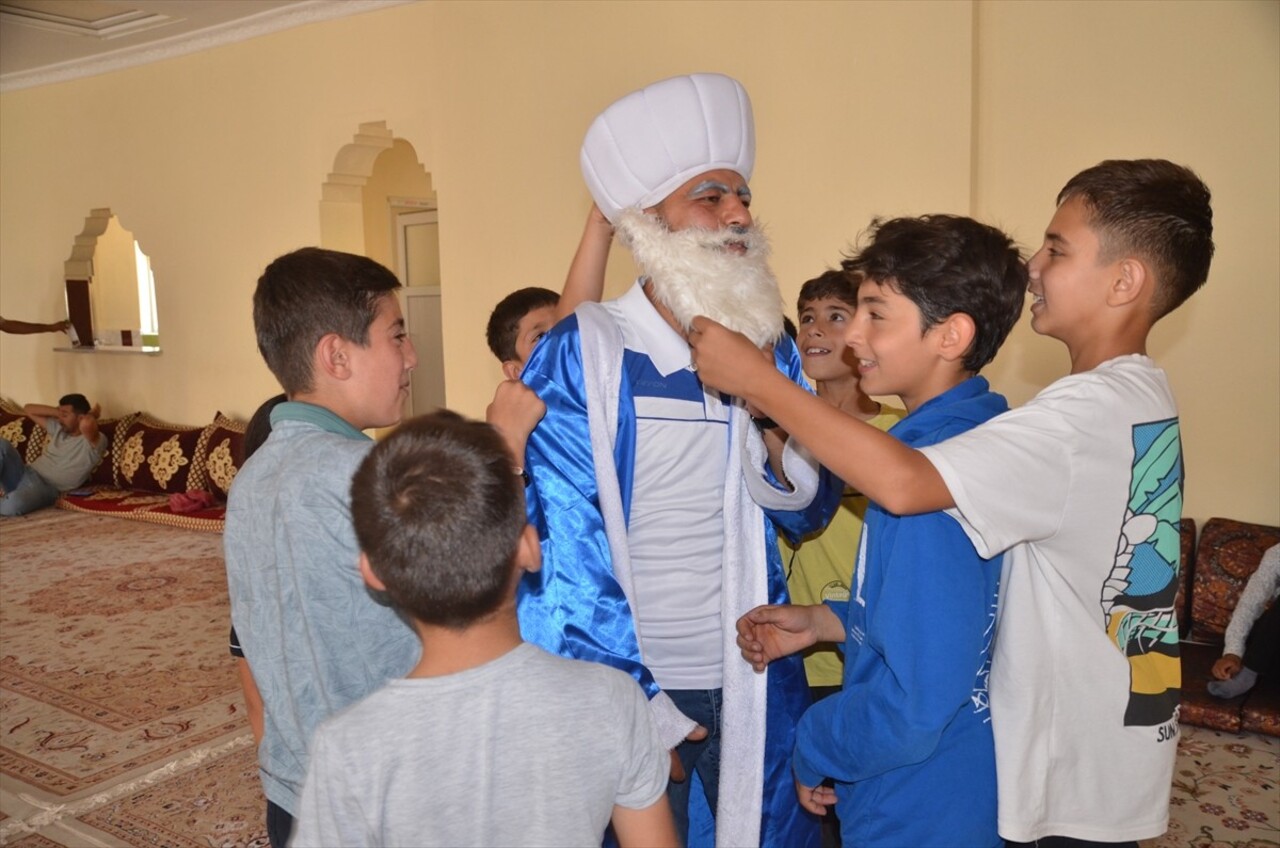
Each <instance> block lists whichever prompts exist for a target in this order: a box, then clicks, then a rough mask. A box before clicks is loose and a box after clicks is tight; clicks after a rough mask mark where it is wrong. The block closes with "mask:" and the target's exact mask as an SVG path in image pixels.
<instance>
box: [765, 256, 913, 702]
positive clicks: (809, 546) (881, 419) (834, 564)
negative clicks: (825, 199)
mask: <svg viewBox="0 0 1280 848" xmlns="http://www.w3.org/2000/svg"><path fill="white" fill-rule="evenodd" d="M857 308H858V279H857V277H855V276H854V275H852V274H850V273H849V272H848V271H845V270H843V269H839V270H834V269H833V270H829V271H826V272H824V273H822V274H820V275H818V276H817V277H814V278H813V279H812V280H808V281H807V282H805V284H804V285H802V286H801V287H800V295H799V297H798V298H797V300H796V315H797V316H798V318H799V322H798V323H799V326H798V328H797V330H798V332H797V334H796V347H797V348H798V349H799V350H800V362H801V364H802V365H803V366H804V375H805V376H806V377H807V378H809V382H810V383H812V384H813V388H814V391H815V392H816V393H817V395H818V397H820V398H822V399H823V400H825V401H826V402H827V403H829V404H831V405H832V406H835V407H836V408H838V409H841V410H843V411H844V412H847V413H849V414H850V415H852V416H854V417H856V418H860V419H862V420H863V421H866V422H868V423H869V424H871V426H873V427H875V428H877V429H879V430H888V429H889V428H890V427H892V426H893V425H894V424H897V423H898V422H899V421H901V420H902V418H903V416H905V415H906V414H907V413H906V411H905V410H903V409H899V408H897V407H894V406H886V405H883V404H881V403H879V402H878V401H876V400H875V399H873V398H872V397H871V396H870V395H868V394H867V393H866V392H864V391H863V390H862V387H861V385H860V384H859V380H858V372H857V368H856V363H855V362H854V359H853V353H852V351H851V350H850V349H849V347H848V346H847V345H846V344H845V334H846V332H847V331H848V329H849V325H850V323H851V322H852V320H853V314H854V311H855V310H856V309H857ZM867 504H868V501H867V499H866V497H865V496H863V495H862V494H861V493H860V492H858V491H857V490H856V489H853V488H850V487H846V488H845V490H844V492H843V493H842V495H841V498H840V508H839V509H837V510H836V512H835V515H833V516H832V517H831V523H830V524H828V525H827V526H826V527H824V528H823V529H822V530H820V531H818V532H816V533H812V534H810V535H808V536H805V537H804V538H803V539H802V540H800V541H799V542H792V541H791V540H789V539H787V538H786V537H785V536H780V537H779V539H778V541H779V544H780V545H781V550H782V561H783V564H784V566H785V567H786V570H787V588H788V589H789V590H790V591H791V602H792V603H795V604H820V603H823V602H824V601H847V600H849V584H850V580H851V578H852V575H853V566H854V560H855V557H856V556H857V552H858V539H859V538H860V537H861V536H862V522H863V519H864V518H865V516H866V513H867ZM804 671H805V677H806V678H807V679H808V681H809V690H810V691H811V692H812V693H813V696H814V699H815V700H818V699H820V698H823V697H826V696H828V695H831V694H832V693H834V692H836V691H838V690H839V689H840V682H841V679H842V677H843V674H844V661H843V659H842V657H841V654H840V652H839V651H838V650H837V649H836V647H835V646H834V645H824V646H815V647H814V648H813V649H811V650H810V651H808V652H806V653H805V656H804Z"/></svg>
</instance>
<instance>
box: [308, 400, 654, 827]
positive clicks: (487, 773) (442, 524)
mask: <svg viewBox="0 0 1280 848" xmlns="http://www.w3.org/2000/svg"><path fill="white" fill-rule="evenodd" d="M351 503H352V509H351V511H352V519H353V521H354V524H355V531H356V537H357V539H358V540H359V542H360V548H361V554H360V573H361V574H362V575H363V577H364V580H365V582H366V584H368V586H369V587H370V588H372V589H373V590H374V591H377V592H385V593H386V596H387V597H388V598H390V600H391V603H392V605H394V606H395V607H396V609H398V610H399V611H400V612H401V614H402V615H404V616H405V617H406V618H408V619H410V620H411V622H412V624H413V627H414V629H415V630H416V631H417V633H418V636H419V637H420V638H421V640H422V659H421V661H420V662H419V663H418V665H417V666H416V667H414V669H413V670H412V671H411V672H410V673H409V675H408V677H406V678H403V679H400V680H393V681H391V682H390V683H389V684H387V685H386V686H385V687H384V688H382V689H380V690H379V691H377V692H375V693H373V694H372V695H370V696H368V697H367V698H365V699H364V700H362V701H360V702H358V703H356V704H353V705H352V706H350V707H348V708H347V709H345V710H343V711H342V712H340V713H338V714H337V715H335V716H333V717H332V718H330V719H329V720H327V721H326V722H325V723H323V724H322V725H321V726H320V727H319V729H318V730H317V731H316V733H315V735H314V737H313V738H312V741H311V745H310V748H309V750H308V754H309V761H310V765H309V768H308V772H307V779H306V785H305V787H304V788H303V791H302V797H301V811H300V813H299V815H298V817H297V829H296V831H295V833H294V838H293V840H292V841H291V842H290V844H291V845H293V846H330V845H343V846H356V845H405V846H408V845H412V846H429V845H440V846H467V845H476V846H489V845H517V844H518V845H599V844H600V842H601V840H602V839H603V837H604V832H605V828H606V827H607V826H608V825H609V823H610V820H611V819H612V823H613V829H614V833H615V835H616V836H617V841H618V843H619V844H620V845H622V846H624V848H625V847H626V846H638V845H643V846H674V845H676V844H677V838H676V832H675V825H674V823H673V820H672V817H671V811H670V807H669V806H668V804H667V797H666V787H667V777H668V772H669V769H670V765H671V763H670V758H669V756H668V754H667V750H666V748H665V747H663V745H662V743H661V741H660V740H659V739H658V732H657V730H656V728H655V727H654V724H653V719H652V717H651V716H650V713H649V705H648V700H647V698H646V697H645V695H644V692H643V691H642V690H641V689H640V687H639V685H638V684H637V683H636V681H635V680H634V679H633V678H631V677H630V676H629V675H627V674H625V673H624V672H621V671H618V670H616V669H612V668H608V667H606V666H604V665H600V664H598V663H588V662H582V661H578V660H569V659H565V658H562V657H557V656H553V655H551V654H548V653H547V652H545V651H543V650H542V649H541V648H538V647H536V646H534V645H531V644H529V643H526V642H524V641H523V640H522V639H521V638H520V626H519V622H518V621H517V619H516V608H515V591H516V584H517V583H518V582H519V580H520V577H521V576H522V575H524V574H525V573H526V572H530V571H536V570H538V568H539V566H540V564H541V553H540V548H539V545H538V537H537V534H536V533H535V532H534V530H533V528H532V527H530V526H529V525H528V524H527V523H526V521H525V506H524V495H523V485H522V484H521V479H520V476H519V475H518V474H515V473H513V465H512V458H511V455H510V454H509V453H508V451H507V448H506V447H505V446H504V444H503V441H502V439H501V437H500V436H499V435H498V433H497V432H496V431H495V430H494V429H493V428H492V427H490V426H489V425H486V424H481V423H479V422H473V421H467V420H465V419H462V418H460V417H459V416H457V415H455V414H453V413H451V412H447V411H443V412H439V413H436V414H433V415H428V416H423V417H422V418H417V419H414V420H413V421H410V422H407V423H406V424H404V425H403V426H402V427H401V428H400V429H398V430H397V431H396V432H395V433H393V434H392V435H391V436H389V437H388V438H387V439H385V440H384V441H383V442H381V443H379V444H378V445H377V446H376V447H374V448H373V450H372V451H370V452H369V455H368V456H367V457H366V458H365V460H364V461H363V462H362V463H361V465H360V468H359V469H358V470H357V471H356V474H355V477H354V479H353V481H352V486H351ZM352 638H353V639H359V638H360V634H359V633H352Z"/></svg>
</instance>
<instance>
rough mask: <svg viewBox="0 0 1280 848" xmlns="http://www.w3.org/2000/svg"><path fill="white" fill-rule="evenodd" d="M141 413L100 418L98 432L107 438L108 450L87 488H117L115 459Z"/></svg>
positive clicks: (90, 475) (95, 468)
mask: <svg viewBox="0 0 1280 848" xmlns="http://www.w3.org/2000/svg"><path fill="white" fill-rule="evenodd" d="M139 414H140V413H137V412H131V413H129V414H128V415H123V416H121V417H120V418H99V419H98V432H99V433H101V434H102V435H104V436H106V437H107V450H106V452H105V453H103V454H102V459H101V460H99V461H98V464H97V465H96V466H94V469H93V471H92V473H90V474H89V479H88V480H87V481H85V485H86V486H115V485H117V481H116V467H115V466H116V462H115V457H116V455H117V454H119V452H120V443H121V441H122V440H123V438H124V434H125V431H126V430H128V429H129V425H130V424H132V423H133V422H134V420H135V419H136V418H137V417H138V415H139Z"/></svg>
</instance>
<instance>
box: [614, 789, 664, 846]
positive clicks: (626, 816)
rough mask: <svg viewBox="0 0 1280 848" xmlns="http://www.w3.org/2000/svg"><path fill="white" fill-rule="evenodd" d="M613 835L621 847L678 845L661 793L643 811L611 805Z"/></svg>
mask: <svg viewBox="0 0 1280 848" xmlns="http://www.w3.org/2000/svg"><path fill="white" fill-rule="evenodd" d="M613 832H614V835H616V836H617V837H618V845H620V846H621V848H679V845H680V839H679V837H677V836H676V824H675V821H674V820H673V819H672V818H671V806H670V804H668V803H667V796H666V795H665V794H664V795H662V796H661V797H659V798H658V800H657V801H655V802H654V803H652V804H650V805H649V806H647V807H645V808H644V809H643V810H632V809H630V808H628V807H623V806H621V805H618V804H615V805H614V807H613Z"/></svg>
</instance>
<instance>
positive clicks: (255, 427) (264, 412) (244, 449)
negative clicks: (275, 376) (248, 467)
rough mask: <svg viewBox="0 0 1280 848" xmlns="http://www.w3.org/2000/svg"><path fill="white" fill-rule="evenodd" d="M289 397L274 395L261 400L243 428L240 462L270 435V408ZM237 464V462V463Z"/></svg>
mask: <svg viewBox="0 0 1280 848" xmlns="http://www.w3.org/2000/svg"><path fill="white" fill-rule="evenodd" d="M288 399H289V396H288V395H283V394H281V395H276V396H275V397H272V398H268V399H267V400H265V401H263V402H262V406H260V407H258V408H257V410H256V411H255V412H254V413H253V417H252V418H250V419H249V423H248V424H246V425H245V428H244V442H243V443H242V444H241V447H240V462H244V461H245V460H246V459H248V458H249V457H251V456H253V455H254V454H255V453H256V452H257V450H258V448H260V447H262V443H263V442H265V441H266V440H267V436H270V435H271V410H273V409H275V408H276V407H277V406H279V405H280V404H282V403H284V402H285V401H287V400H288ZM237 465H239V462H238V463H237Z"/></svg>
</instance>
